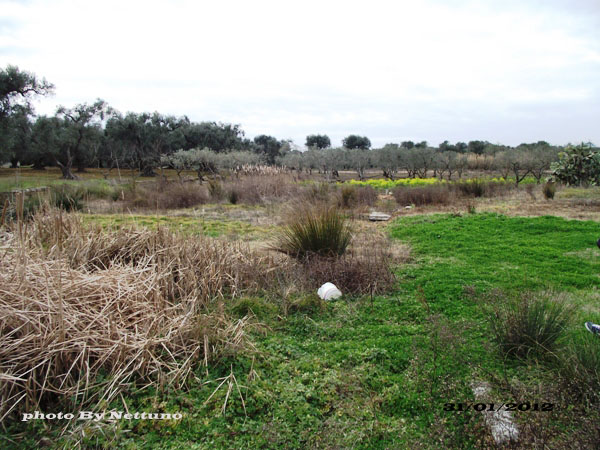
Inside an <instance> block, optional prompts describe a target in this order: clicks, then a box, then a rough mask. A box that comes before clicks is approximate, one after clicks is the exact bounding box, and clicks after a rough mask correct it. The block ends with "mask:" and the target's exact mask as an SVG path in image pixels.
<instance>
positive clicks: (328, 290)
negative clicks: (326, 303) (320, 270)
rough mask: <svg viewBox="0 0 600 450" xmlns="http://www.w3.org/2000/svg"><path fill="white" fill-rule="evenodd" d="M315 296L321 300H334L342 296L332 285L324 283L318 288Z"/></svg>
mask: <svg viewBox="0 0 600 450" xmlns="http://www.w3.org/2000/svg"><path fill="white" fill-rule="evenodd" d="M317 294H318V295H319V297H321V298H322V299H323V300H334V299H336V298H340V297H341V296H342V292H341V291H340V290H339V289H338V288H337V287H336V286H335V284H333V283H325V284H324V285H323V286H321V287H320V288H319V290H318V291H317Z"/></svg>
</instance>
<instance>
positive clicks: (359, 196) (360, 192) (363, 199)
mask: <svg viewBox="0 0 600 450" xmlns="http://www.w3.org/2000/svg"><path fill="white" fill-rule="evenodd" d="M375 203H377V192H376V191H375V189H374V188H373V187H372V186H360V187H359V188H358V189H357V190H356V204H357V205H365V206H373V205H374V204H375Z"/></svg>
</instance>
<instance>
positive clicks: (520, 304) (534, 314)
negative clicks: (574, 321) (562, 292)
mask: <svg viewBox="0 0 600 450" xmlns="http://www.w3.org/2000/svg"><path fill="white" fill-rule="evenodd" d="M503 303H504V304H503V305H501V306H497V307H496V309H495V311H494V313H493V314H492V317H491V327H492V331H493V334H494V337H495V340H496V342H497V343H498V344H499V345H500V348H501V349H502V351H503V353H505V354H506V355H508V356H513V357H517V358H528V357H543V356H548V355H552V354H553V352H554V351H555V349H556V344H557V341H558V340H559V339H560V338H561V336H562V335H563V330H564V328H565V326H566V325H567V323H568V316H569V314H570V310H569V309H568V308H567V307H565V306H564V305H563V304H561V303H558V302H557V301H554V300H552V299H550V298H547V297H532V296H531V295H521V296H520V297H517V298H516V299H513V300H508V301H505V302H503Z"/></svg>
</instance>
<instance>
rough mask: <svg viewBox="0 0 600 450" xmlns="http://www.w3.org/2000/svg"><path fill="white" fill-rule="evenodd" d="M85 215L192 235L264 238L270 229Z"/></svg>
mask: <svg viewBox="0 0 600 450" xmlns="http://www.w3.org/2000/svg"><path fill="white" fill-rule="evenodd" d="M82 217H83V219H84V221H85V222H86V223H90V224H99V225H101V226H102V227H104V228H119V227H127V226H137V227H140V226H141V227H145V228H148V229H151V230H155V229H156V228H157V227H167V228H169V229H170V230H172V231H180V232H183V233H187V234H192V235H193V234H201V235H204V236H210V237H220V236H229V237H234V236H244V237H245V238H251V239H257V238H259V237H265V236H266V235H268V233H269V229H268V228H266V227H258V226H254V225H250V224H249V223H246V222H242V221H237V220H217V219H203V218H198V217H190V216H158V215H141V214H135V215H134V214H82Z"/></svg>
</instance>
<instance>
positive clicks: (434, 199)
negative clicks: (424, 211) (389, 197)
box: [393, 184, 451, 206]
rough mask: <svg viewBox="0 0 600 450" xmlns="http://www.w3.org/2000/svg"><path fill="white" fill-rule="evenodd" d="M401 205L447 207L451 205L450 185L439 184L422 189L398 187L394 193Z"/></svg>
mask: <svg viewBox="0 0 600 450" xmlns="http://www.w3.org/2000/svg"><path fill="white" fill-rule="evenodd" d="M393 195H394V198H395V199H396V202H397V203H398V204H399V205H415V206H423V205H447V204H449V203H450V198H451V197H450V189H449V188H448V185H445V184H437V185H435V184H434V185H430V186H422V187H410V188H409V187H397V188H396V189H394V191H393Z"/></svg>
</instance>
